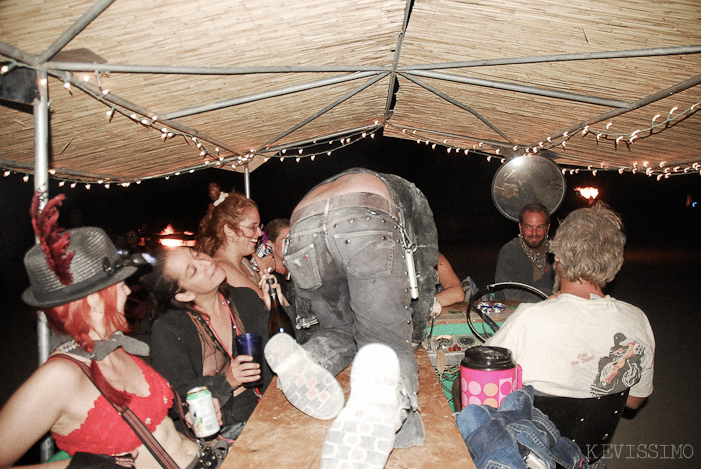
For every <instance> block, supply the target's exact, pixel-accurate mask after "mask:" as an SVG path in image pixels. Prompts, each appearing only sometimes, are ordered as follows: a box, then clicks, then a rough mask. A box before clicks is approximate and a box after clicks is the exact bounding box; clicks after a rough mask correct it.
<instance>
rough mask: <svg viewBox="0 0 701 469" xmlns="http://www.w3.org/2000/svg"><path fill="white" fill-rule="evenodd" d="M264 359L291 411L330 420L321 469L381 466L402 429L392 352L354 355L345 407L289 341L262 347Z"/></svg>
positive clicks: (334, 385)
mask: <svg viewBox="0 0 701 469" xmlns="http://www.w3.org/2000/svg"><path fill="white" fill-rule="evenodd" d="M265 358H266V360H267V361H268V364H269V365H270V367H271V368H272V369H273V371H274V372H275V373H276V374H277V376H278V387H280V389H281V390H282V392H283V393H284V394H285V397H286V398H287V400H288V401H290V403H291V404H292V405H294V406H295V407H297V408H298V409H299V410H301V411H302V412H304V413H305V414H307V415H309V416H311V417H314V418H317V419H322V420H330V419H333V418H335V420H334V422H333V423H332V424H331V428H330V429H329V432H328V434H327V436H326V441H325V442H324V448H323V451H322V455H321V467H322V468H345V467H366V468H382V467H384V466H385V463H386V462H387V459H388V458H389V454H390V453H391V452H392V449H393V448H394V439H395V434H396V431H397V429H398V428H399V425H401V419H400V402H399V396H400V394H399V361H398V359H397V355H396V353H395V352H394V350H392V349H391V348H390V347H388V346H386V345H384V344H368V345H365V346H364V347H362V348H361V349H360V350H358V353H357V354H356V355H355V359H354V360H353V363H352V365H351V372H350V385H351V392H350V396H349V397H348V402H347V403H345V405H344V401H345V397H344V393H343V389H342V388H341V385H340V384H339V383H338V381H336V378H335V377H334V376H333V375H332V374H331V373H330V372H329V371H328V370H326V369H325V368H323V367H322V366H321V365H319V364H317V363H316V362H314V361H313V360H312V359H311V357H310V356H309V354H308V353H307V352H306V351H305V350H304V349H303V348H302V347H301V346H300V345H299V344H297V342H296V341H295V340H294V339H293V338H292V337H290V336H289V335H287V334H276V335H274V336H273V337H272V338H271V339H270V340H269V341H268V344H267V345H266V347H265Z"/></svg>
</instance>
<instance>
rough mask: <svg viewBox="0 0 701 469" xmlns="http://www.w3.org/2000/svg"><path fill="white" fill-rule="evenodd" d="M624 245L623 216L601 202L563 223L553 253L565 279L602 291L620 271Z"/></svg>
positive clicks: (552, 243)
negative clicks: (584, 282) (591, 285)
mask: <svg viewBox="0 0 701 469" xmlns="http://www.w3.org/2000/svg"><path fill="white" fill-rule="evenodd" d="M625 243H626V235H625V233H624V232H623V222H622V221H621V218H620V216H618V214H616V213H615V212H614V211H613V210H611V209H610V208H609V206H608V205H606V204H605V203H603V202H601V201H599V202H597V203H596V205H594V206H593V207H590V208H580V209H578V210H575V211H574V212H572V213H570V214H569V215H568V216H567V218H565V219H564V220H563V221H562V223H560V226H559V227H558V228H557V231H556V232H555V237H554V239H553V240H552V241H551V242H550V251H551V252H552V253H553V254H554V255H555V257H556V258H557V261H559V266H558V270H559V272H560V275H562V277H564V278H566V279H567V280H570V281H573V282H574V281H577V280H586V281H589V282H591V283H593V284H594V285H596V286H597V287H600V288H603V287H604V286H606V284H607V283H609V282H611V281H612V280H613V279H614V277H615V276H616V274H617V273H618V271H619V270H621V266H622V265H623V246H624V245H625Z"/></svg>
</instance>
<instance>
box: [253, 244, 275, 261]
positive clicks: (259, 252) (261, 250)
mask: <svg viewBox="0 0 701 469" xmlns="http://www.w3.org/2000/svg"><path fill="white" fill-rule="evenodd" d="M271 252H273V247H272V246H271V245H270V244H268V243H260V245H259V246H258V248H257V249H256V256H258V257H259V258H261V259H262V258H264V257H265V256H267V255H268V254H270V253H271Z"/></svg>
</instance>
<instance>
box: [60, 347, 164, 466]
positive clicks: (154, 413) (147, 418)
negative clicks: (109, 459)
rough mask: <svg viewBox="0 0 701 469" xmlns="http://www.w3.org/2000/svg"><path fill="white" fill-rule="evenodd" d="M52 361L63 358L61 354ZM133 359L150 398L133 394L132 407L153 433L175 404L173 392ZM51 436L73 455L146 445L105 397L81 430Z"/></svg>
mask: <svg viewBox="0 0 701 469" xmlns="http://www.w3.org/2000/svg"><path fill="white" fill-rule="evenodd" d="M52 358H60V355H56V356H54V357H52ZM132 358H133V359H134V362H136V364H137V365H138V366H139V368H141V371H142V372H143V373H144V377H145V378H146V382H147V383H148V384H149V388H150V389H149V390H150V393H149V395H148V396H147V397H140V396H136V395H134V394H130V396H131V402H130V403H129V408H130V409H131V410H132V411H133V412H134V413H135V414H136V415H137V416H138V417H139V418H140V419H141V421H142V422H144V424H145V425H146V427H147V428H148V429H149V430H150V431H151V432H153V431H154V430H155V429H156V427H157V426H158V425H159V424H160V423H161V422H162V421H163V419H164V418H165V417H166V415H167V414H168V409H170V407H171V406H172V404H173V391H172V390H171V388H170V386H169V385H168V382H167V381H166V380H165V378H163V377H162V376H161V375H159V374H158V373H157V372H156V371H155V370H154V369H153V368H151V367H150V366H148V365H147V364H146V363H144V362H143V361H142V360H141V359H140V358H137V357H134V356H132ZM51 434H52V435H53V437H54V440H55V441H56V445H57V446H58V447H59V448H60V449H62V450H63V451H65V452H67V453H68V454H70V455H71V456H73V454H74V453H75V452H76V451H83V452H88V453H95V454H109V455H117V454H123V453H129V452H131V451H133V450H134V449H136V448H138V447H139V446H141V445H142V444H143V443H142V442H141V440H140V439H139V437H138V436H137V435H136V433H134V430H132V429H131V427H130V426H129V425H128V424H127V423H126V422H125V421H124V419H123V418H122V416H121V415H119V414H118V413H117V411H116V410H115V408H114V407H112V404H110V403H109V402H107V399H105V396H103V395H102V394H100V396H99V397H98V398H97V399H96V400H95V403H94V407H93V408H92V409H90V411H89V412H88V416H87V418H86V419H85V421H84V422H83V424H82V425H81V426H80V428H77V429H75V430H73V431H72V432H70V433H69V434H68V435H57V434H55V433H53V432H52V433H51Z"/></svg>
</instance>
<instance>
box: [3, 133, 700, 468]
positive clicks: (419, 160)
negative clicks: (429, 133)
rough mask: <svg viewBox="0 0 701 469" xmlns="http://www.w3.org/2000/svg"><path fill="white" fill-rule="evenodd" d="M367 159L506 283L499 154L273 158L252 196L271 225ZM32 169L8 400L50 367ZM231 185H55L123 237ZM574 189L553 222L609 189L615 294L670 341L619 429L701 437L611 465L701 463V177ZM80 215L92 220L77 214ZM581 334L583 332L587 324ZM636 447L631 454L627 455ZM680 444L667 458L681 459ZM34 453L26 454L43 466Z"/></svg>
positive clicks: (12, 299)
mask: <svg viewBox="0 0 701 469" xmlns="http://www.w3.org/2000/svg"><path fill="white" fill-rule="evenodd" d="M356 166H362V167H366V168H370V169H373V170H376V171H380V172H387V173H393V174H397V175H399V176H402V177H404V178H406V179H408V180H410V181H412V182H414V183H415V184H416V185H417V186H418V187H419V188H420V189H421V190H422V191H423V192H424V193H425V194H426V196H427V198H428V200H429V202H430V203H431V207H432V209H433V212H434V218H435V220H436V225H437V227H438V233H439V243H440V247H441V251H442V252H443V253H444V254H446V256H447V257H448V259H449V260H450V261H451V263H452V265H453V267H454V270H455V271H456V273H457V274H458V276H459V277H460V278H461V279H462V278H464V277H465V276H467V275H470V276H471V277H472V278H473V279H474V280H475V281H476V283H477V285H478V286H479V287H480V288H482V287H484V286H486V285H487V284H489V283H491V282H492V281H493V278H494V270H495V267H496V256H497V252H498V250H499V248H500V247H501V245H503V244H504V243H506V242H507V241H508V240H510V239H511V238H513V237H514V236H515V235H516V234H517V232H518V227H517V224H516V222H513V221H510V220H508V219H507V218H505V217H504V216H503V215H502V214H501V213H500V212H499V211H498V210H497V208H496V207H495V205H494V203H493V201H492V198H491V190H490V188H491V183H492V179H493V177H494V174H495V173H496V171H497V170H498V169H499V167H500V166H501V164H500V162H499V160H498V159H497V158H492V159H491V161H490V162H488V161H487V160H486V158H485V157H484V156H480V155H476V154H469V155H464V154H463V153H460V154H455V153H454V152H453V153H447V152H446V150H445V149H443V148H440V147H437V148H436V149H435V150H433V149H431V148H430V147H428V146H426V145H424V144H417V143H415V142H413V141H408V140H398V139H391V138H378V139H374V140H371V139H366V140H363V141H361V142H358V143H355V144H353V145H351V146H349V147H347V148H345V149H342V150H338V151H335V152H334V153H332V155H331V156H317V157H316V158H315V161H311V160H310V159H302V160H300V162H299V163H297V162H296V161H295V159H294V158H292V159H289V160H285V161H284V162H281V161H280V160H279V159H275V158H273V159H271V160H270V161H268V162H267V163H265V164H264V165H262V166H261V167H260V168H258V169H256V170H255V171H254V172H252V173H251V175H250V179H251V197H252V198H253V199H254V200H255V201H256V202H257V203H258V205H259V209H260V213H261V221H262V222H263V223H265V222H267V221H269V220H271V219H272V218H275V217H289V216H290V214H291V212H292V210H293V208H294V206H295V205H296V203H297V202H298V201H299V200H300V199H301V197H302V196H303V195H304V194H305V193H306V192H307V191H308V190H309V189H310V188H311V187H313V186H314V185H316V184H317V183H319V182H321V181H322V180H324V179H325V178H327V177H329V176H332V175H334V174H336V173H338V172H340V171H342V170H344V169H347V168H352V167H356ZM23 176H24V175H23V174H17V173H13V174H10V175H9V176H7V177H1V176H0V293H1V294H2V304H1V306H0V319H1V320H2V322H1V323H0V382H1V383H2V384H1V385H0V405H2V404H4V403H5V401H6V400H7V399H8V398H9V397H10V395H11V394H12V392H14V390H16V389H17V388H18V387H19V386H20V385H21V384H22V382H24V381H25V380H26V379H27V378H28V377H29V375H30V374H31V373H32V372H33V370H34V369H35V368H36V365H37V360H38V359H37V351H36V341H37V335H36V322H35V319H34V316H33V314H32V312H31V310H30V309H29V308H28V307H27V306H26V305H24V304H23V303H22V302H21V300H20V294H21V292H22V291H23V290H24V289H25V288H26V287H27V279H26V274H25V272H24V268H23V264H22V257H23V255H24V253H25V252H26V250H27V249H29V248H30V247H31V246H32V245H33V243H34V236H33V232H32V229H31V222H30V218H29V206H30V203H31V196H32V193H33V178H32V177H30V178H29V180H28V181H27V182H24V181H23V179H22V177H23ZM210 181H218V182H219V183H220V184H221V186H222V188H223V189H224V190H226V191H230V190H231V189H235V190H237V191H239V192H243V191H244V179H243V175H242V174H239V173H234V172H230V171H223V170H216V169H211V170H206V171H200V172H195V173H193V174H189V173H188V174H184V175H180V176H177V177H171V178H169V179H168V180H165V179H159V180H153V181H144V182H143V183H142V184H139V185H137V184H132V185H131V186H129V187H127V188H124V187H121V186H118V185H114V184H113V185H112V186H111V187H110V188H109V189H106V188H105V187H104V186H101V185H98V184H92V185H91V189H89V190H88V189H86V188H85V185H84V184H83V185H78V186H76V187H75V188H74V189H71V188H70V187H69V184H66V185H65V186H63V187H59V186H58V182H57V181H51V182H50V187H49V192H50V195H51V196H52V197H53V196H55V195H56V194H57V193H59V192H61V193H65V194H66V196H67V199H66V201H65V202H64V205H63V207H62V208H61V218H60V224H61V225H62V226H63V227H66V228H69V227H71V226H73V225H74V224H75V223H77V222H79V223H82V224H83V225H94V226H100V227H102V228H103V229H105V230H106V231H107V232H108V233H110V234H111V235H113V236H114V237H115V240H116V241H117V242H119V236H121V235H122V234H123V233H124V232H126V231H128V230H131V229H138V228H140V227H141V225H142V224H143V223H148V224H149V226H150V227H151V229H152V230H153V231H154V232H158V231H161V230H162V229H163V228H164V227H165V226H166V225H168V224H173V226H174V227H175V228H176V230H190V231H196V229H197V224H198V222H199V220H200V219H201V218H202V216H203V215H204V213H205V211H206V209H207V206H208V204H209V203H210V199H209V197H208V195H207V186H208V183H209V182H210ZM566 182H567V190H566V195H565V198H564V200H563V203H562V205H561V207H560V208H559V209H558V211H557V212H556V213H555V215H554V216H553V221H552V224H551V230H550V233H551V235H552V234H554V232H555V229H556V228H557V220H558V219H562V218H564V217H565V216H566V215H567V213H569V212H570V211H571V210H573V209H576V208H580V207H585V206H587V205H588V201H587V200H585V199H583V198H582V197H580V196H579V194H578V193H577V192H575V191H574V188H575V187H579V186H594V187H597V188H598V189H599V199H601V200H603V201H605V202H606V203H608V204H609V205H611V206H612V208H613V209H614V210H616V211H617V212H619V213H620V214H621V215H622V217H623V221H624V223H625V226H626V231H627V235H628V243H627V245H626V261H625V264H624V266H623V269H622V270H621V272H620V274H619V275H618V276H617V278H616V279H615V280H614V282H613V283H612V284H611V285H610V286H609V287H608V289H607V293H610V294H611V295H612V296H614V297H616V298H618V299H621V300H623V301H627V302H629V303H632V304H634V305H636V306H638V307H640V308H641V309H643V311H645V312H646V314H647V315H648V317H649V318H650V322H651V324H652V327H653V331H654V332H655V337H656V341H657V351H656V358H655V360H656V369H655V391H654V392H653V395H652V396H651V398H650V399H648V405H646V407H645V408H643V409H642V410H641V411H640V412H639V415H637V416H635V418H634V419H626V420H624V421H622V422H621V424H620V425H619V429H618V431H617V432H616V435H615V437H614V443H617V444H620V445H636V448H637V445H644V448H645V449H646V450H647V451H652V449H651V447H652V445H677V446H678V445H690V446H687V447H686V449H685V451H686V454H687V455H689V448H691V453H692V455H693V458H691V459H681V460H680V459H679V457H678V454H677V458H676V459H674V458H673V459H669V458H668V457H662V456H661V452H662V451H663V448H662V446H659V447H656V450H657V451H658V452H659V455H658V456H656V457H655V458H650V457H646V458H644V459H643V458H641V457H640V455H639V454H640V453H637V454H636V457H635V458H629V457H628V455H630V452H629V453H625V452H624V453H623V455H622V456H620V457H617V458H615V460H610V461H609V467H610V468H611V469H621V468H628V467H630V468H633V467H635V468H636V469H639V468H655V469H656V468H659V467H662V468H675V469H676V468H680V467H688V468H696V467H701V465H700V464H699V463H698V461H699V457H700V456H698V455H699V454H701V436H700V435H701V422H700V421H699V419H698V418H697V417H695V412H689V405H690V404H689V403H691V405H692V406H694V405H695V403H696V402H698V401H699V399H701V374H700V373H699V372H698V358H699V353H698V345H697V344H698V337H699V334H701V321H699V319H698V313H699V307H698V298H697V297H698V291H699V288H698V285H699V281H701V246H700V244H701V243H700V241H701V237H700V236H699V228H700V227H701V226H700V225H701V208H699V207H696V206H694V205H695V204H694V203H695V202H698V201H699V199H700V198H701V177H700V176H699V175H698V174H693V175H684V176H674V177H670V178H668V179H662V180H661V181H657V179H656V177H648V176H646V175H644V174H630V173H624V174H622V175H621V174H619V173H618V172H601V171H599V172H598V174H597V175H596V176H593V175H592V174H591V173H589V172H586V171H580V172H579V173H578V174H570V172H569V171H567V173H566ZM78 214H79V215H80V216H79V217H78V216H76V215H78ZM575 333H576V332H575ZM626 451H629V450H626ZM669 451H670V449H669V446H667V452H668V453H667V456H669ZM32 461H33V459H32V458H31V457H29V459H28V460H27V461H26V462H32Z"/></svg>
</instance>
